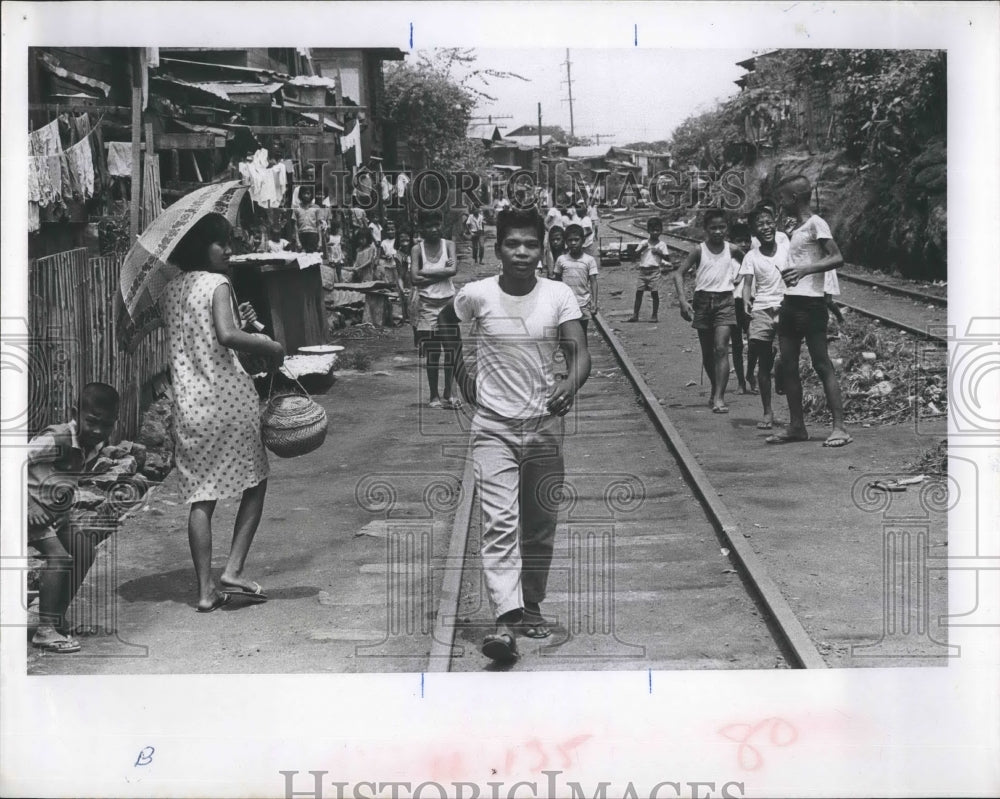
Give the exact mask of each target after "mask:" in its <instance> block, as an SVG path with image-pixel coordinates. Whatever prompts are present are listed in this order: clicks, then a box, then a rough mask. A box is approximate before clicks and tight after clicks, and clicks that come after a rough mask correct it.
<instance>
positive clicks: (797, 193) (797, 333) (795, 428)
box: [765, 175, 853, 447]
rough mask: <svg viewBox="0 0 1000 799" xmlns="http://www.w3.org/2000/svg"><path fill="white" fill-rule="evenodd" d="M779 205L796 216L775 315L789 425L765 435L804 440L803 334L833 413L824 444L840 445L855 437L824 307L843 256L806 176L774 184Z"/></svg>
mask: <svg viewBox="0 0 1000 799" xmlns="http://www.w3.org/2000/svg"><path fill="white" fill-rule="evenodd" d="M777 192H778V201H779V202H780V203H781V207H782V209H783V210H785V211H786V212H787V213H789V214H790V215H792V216H793V217H794V219H795V227H794V228H793V229H792V231H791V232H790V233H789V248H788V265H787V267H786V269H785V271H784V272H783V273H782V278H783V279H784V281H785V299H784V301H783V302H782V304H781V313H780V315H779V318H778V347H779V349H780V352H781V363H782V373H783V374H782V383H783V386H784V390H785V398H786V399H787V400H788V427H787V428H786V429H785V430H784V431H783V432H782V433H776V434H775V435H772V436H768V437H767V439H765V440H766V441H767V442H768V443H769V444H786V443H789V442H793V441H808V440H809V433H808V432H806V425H805V417H804V415H803V411H802V379H801V377H800V376H799V353H800V352H801V350H802V341H803V339H804V340H805V342H806V346H807V347H808V348H809V358H810V360H811V361H812V365H813V369H815V370H816V374H817V375H818V376H819V379H820V380H821V381H822V383H823V393H824V394H825V395H826V404H827V407H828V408H829V409H830V413H831V414H832V416H833V430H832V431H831V433H830V435H829V436H828V437H827V439H826V441H824V442H823V446H824V447H843V446H845V445H847V444H850V443H851V441H852V440H853V439H852V438H851V436H850V435H849V434H848V432H847V430H846V429H845V428H844V404H843V400H842V399H841V394H840V385H839V383H838V381H837V373H836V371H835V370H834V368H833V363H832V362H831V361H830V355H829V353H828V352H827V340H826V326H827V313H828V312H827V306H826V299H825V297H824V276H825V274H826V272H828V271H829V270H831V269H836V268H837V267H838V266H840V265H841V264H842V263H843V262H844V259H843V257H842V256H841V254H840V248H839V247H837V243H836V242H835V241H834V240H833V237H832V236H831V235H830V226H829V225H827V223H826V222H825V221H824V220H823V219H821V218H820V217H819V216H817V215H816V214H814V213H813V212H812V209H811V208H810V206H809V198H810V196H811V194H812V186H811V184H810V183H809V179H808V178H807V177H805V175H792V176H790V177H787V178H785V179H784V180H782V181H781V182H780V183H779V184H778V187H777Z"/></svg>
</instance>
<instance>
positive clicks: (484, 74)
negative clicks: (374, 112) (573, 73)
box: [385, 47, 525, 172]
mask: <svg viewBox="0 0 1000 799" xmlns="http://www.w3.org/2000/svg"><path fill="white" fill-rule="evenodd" d="M475 60H476V56H475V51H473V50H471V49H469V48H458V47H450V48H442V49H438V50H434V51H433V52H432V53H430V54H428V53H421V54H420V56H419V57H418V58H417V60H416V62H413V63H410V62H405V61H404V62H399V63H396V64H392V65H390V66H388V67H387V68H386V73H385V108H386V115H387V117H388V120H387V121H388V123H389V124H390V125H392V126H393V127H394V128H395V130H396V132H397V136H398V137H399V139H400V140H404V141H406V142H407V144H408V145H409V146H410V148H411V149H412V150H414V151H416V152H418V153H420V154H421V155H422V156H423V158H424V161H425V166H427V167H428V168H429V169H437V170H439V171H451V170H459V169H461V170H467V171H470V172H481V171H483V170H484V169H485V167H486V163H487V162H486V158H485V154H484V152H483V149H482V145H481V144H480V143H479V142H477V141H472V140H470V139H468V138H466V130H467V129H468V126H469V122H470V120H471V118H472V112H473V111H474V109H475V107H476V104H477V103H478V102H479V101H480V100H493V99H495V98H493V97H491V96H490V95H489V94H488V93H487V91H486V89H487V88H488V87H489V85H490V82H491V81H492V80H495V79H506V78H517V79H520V80H525V79H524V78H522V77H521V76H520V75H516V74H515V73H513V72H501V71H498V70H492V69H474V68H472V66H473V64H474V63H475ZM460 68H461V69H465V70H466V72H465V75H464V76H463V77H461V78H458V77H456V76H455V72H456V71H457V70H458V69H460Z"/></svg>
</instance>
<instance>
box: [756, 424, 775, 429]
mask: <svg viewBox="0 0 1000 799" xmlns="http://www.w3.org/2000/svg"><path fill="white" fill-rule="evenodd" d="M757 429H758V430H773V429H774V422H757Z"/></svg>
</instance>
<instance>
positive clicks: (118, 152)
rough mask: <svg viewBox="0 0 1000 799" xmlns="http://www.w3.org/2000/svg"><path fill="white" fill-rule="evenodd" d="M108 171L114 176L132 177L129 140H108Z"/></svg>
mask: <svg viewBox="0 0 1000 799" xmlns="http://www.w3.org/2000/svg"><path fill="white" fill-rule="evenodd" d="M108 173H109V174H110V175H113V176H114V177H116V178H130V177H132V145H131V144H130V143H129V142H127V141H113V142H108Z"/></svg>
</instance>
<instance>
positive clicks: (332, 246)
mask: <svg viewBox="0 0 1000 799" xmlns="http://www.w3.org/2000/svg"><path fill="white" fill-rule="evenodd" d="M326 257H327V260H328V261H329V262H330V266H332V267H333V268H334V269H335V270H336V272H337V282H338V283H342V282H343V280H344V261H345V258H344V237H343V235H342V234H341V232H340V222H339V221H337V220H336V219H333V220H332V221H331V222H330V235H329V236H328V237H327V240H326Z"/></svg>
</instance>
